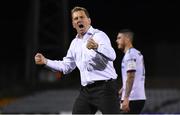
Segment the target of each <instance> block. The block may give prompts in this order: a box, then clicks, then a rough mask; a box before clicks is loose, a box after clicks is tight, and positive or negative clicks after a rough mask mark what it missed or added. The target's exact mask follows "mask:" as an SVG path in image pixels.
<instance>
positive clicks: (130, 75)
mask: <svg viewBox="0 0 180 115" xmlns="http://www.w3.org/2000/svg"><path fill="white" fill-rule="evenodd" d="M134 77H135V72H128V73H127V80H126V90H125V98H128V97H129V95H130V93H131V90H132V87H133V83H134Z"/></svg>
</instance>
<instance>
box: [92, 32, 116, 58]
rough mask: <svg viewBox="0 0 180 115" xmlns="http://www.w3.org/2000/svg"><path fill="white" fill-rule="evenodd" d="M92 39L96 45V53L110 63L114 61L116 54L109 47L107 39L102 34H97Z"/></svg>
mask: <svg viewBox="0 0 180 115" xmlns="http://www.w3.org/2000/svg"><path fill="white" fill-rule="evenodd" d="M93 38H94V40H95V41H96V42H97V43H98V48H97V49H96V52H98V53H100V54H102V55H104V56H105V57H106V58H108V59H109V60H110V61H114V60H115V59H116V53H115V51H114V49H113V47H112V46H111V42H110V39H109V37H108V36H107V35H106V34H105V33H104V32H99V33H97V34H95V35H94V37H93Z"/></svg>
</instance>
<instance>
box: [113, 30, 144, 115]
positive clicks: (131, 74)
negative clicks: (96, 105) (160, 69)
mask: <svg viewBox="0 0 180 115" xmlns="http://www.w3.org/2000/svg"><path fill="white" fill-rule="evenodd" d="M133 36H134V33H133V32H132V31H131V30H128V29H124V30H121V31H120V32H119V33H118V35H117V40H116V42H117V46H118V49H120V50H122V51H123V52H124V53H125V55H124V58H123V60H122V64H121V68H122V69H121V72H122V82H123V86H122V88H121V89H120V91H119V96H120V97H121V101H120V109H121V110H122V111H123V112H124V113H136V114H138V113H140V112H141V111H142V109H143V107H144V104H145V100H146V96H145V67H144V59H143V55H142V54H141V52H140V51H138V50H137V49H135V48H134V47H133V44H132V42H133Z"/></svg>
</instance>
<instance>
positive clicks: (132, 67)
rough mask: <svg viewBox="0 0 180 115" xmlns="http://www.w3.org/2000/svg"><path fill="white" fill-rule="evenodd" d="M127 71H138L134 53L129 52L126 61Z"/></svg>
mask: <svg viewBox="0 0 180 115" xmlns="http://www.w3.org/2000/svg"><path fill="white" fill-rule="evenodd" d="M126 64H127V65H126V67H127V70H126V71H127V72H129V71H136V58H135V56H133V55H132V54H129V55H128V57H127V62H126Z"/></svg>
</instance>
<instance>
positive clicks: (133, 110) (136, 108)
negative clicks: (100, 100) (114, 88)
mask: <svg viewBox="0 0 180 115" xmlns="http://www.w3.org/2000/svg"><path fill="white" fill-rule="evenodd" d="M122 102H123V101H122ZM144 104H145V100H135V101H129V108H130V111H129V112H128V113H126V114H140V113H141V111H142V110H143V107H144ZM121 113H123V114H125V113H124V112H121Z"/></svg>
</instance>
